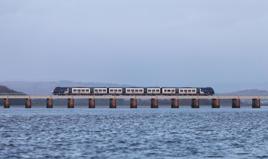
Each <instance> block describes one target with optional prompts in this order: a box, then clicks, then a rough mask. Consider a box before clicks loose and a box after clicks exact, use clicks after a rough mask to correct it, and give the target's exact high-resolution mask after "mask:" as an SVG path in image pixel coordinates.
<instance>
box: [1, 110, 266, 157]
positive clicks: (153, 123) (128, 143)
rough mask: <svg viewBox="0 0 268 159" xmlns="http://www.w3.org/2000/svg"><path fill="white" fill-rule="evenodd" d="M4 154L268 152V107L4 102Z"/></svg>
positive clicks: (252, 154) (214, 154) (239, 154)
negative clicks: (35, 105) (34, 105)
mask: <svg viewBox="0 0 268 159" xmlns="http://www.w3.org/2000/svg"><path fill="white" fill-rule="evenodd" d="M0 158H3V159H10V158H11V159H12V158H14V159H15V158H34V159H38V158H72V159H80V158H93V159H105V158H113V159H121V158H122V159H124V158H127V159H134V158H135V159H136V158H149V159H150V158H151V159H158V158H159V159H162V158H168V159H169V158H170V159H171V158H185V159H188V158H241V159H242V158H268V108H264V107H263V108H261V109H251V108H241V109H231V108H220V109H211V108H209V107H207V108H201V109H190V108H180V109H170V108H159V109H149V108H140V109H124V108H120V109H108V108H97V109H87V108H75V109H67V108H53V109H46V108H32V109H24V108H10V109H3V108H0Z"/></svg>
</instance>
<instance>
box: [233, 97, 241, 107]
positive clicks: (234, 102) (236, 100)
mask: <svg viewBox="0 0 268 159" xmlns="http://www.w3.org/2000/svg"><path fill="white" fill-rule="evenodd" d="M232 108H240V99H239V98H234V99H232Z"/></svg>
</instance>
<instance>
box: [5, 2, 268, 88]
mask: <svg viewBox="0 0 268 159" xmlns="http://www.w3.org/2000/svg"><path fill="white" fill-rule="evenodd" d="M267 28H268V1H267V0H0V55H1V56H0V59H1V62H0V70H1V75H0V77H1V78H0V80H1V81H10V80H12V81H22V80H26V81H55V80H72V81H88V82H90V81H92V82H110V83H124V84H133V85H142V86H147V85H148V86H153V85H158V86H161V85H163V86H172V85H176V86H213V87H215V89H218V90H220V91H226V90H236V89H246V88H265V89H268V29H267Z"/></svg>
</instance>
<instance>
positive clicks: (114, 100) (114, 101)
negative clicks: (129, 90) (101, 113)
mask: <svg viewBox="0 0 268 159" xmlns="http://www.w3.org/2000/svg"><path fill="white" fill-rule="evenodd" d="M116 106H117V101H116V98H110V108H116Z"/></svg>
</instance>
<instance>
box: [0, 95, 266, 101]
mask: <svg viewBox="0 0 268 159" xmlns="http://www.w3.org/2000/svg"><path fill="white" fill-rule="evenodd" d="M4 98H9V99H25V98H31V99H47V98H53V99H68V98H74V99H89V98H95V99H110V98H117V99H130V98H137V99H151V98H158V99H172V98H178V99H194V98H197V99H214V98H216V99H234V98H239V99H245V100H246V99H254V98H259V99H262V100H268V96H112V95H105V96H53V95H52V96H31V95H30V96H17V95H16V96H14V95H10V96H0V99H4Z"/></svg>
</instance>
